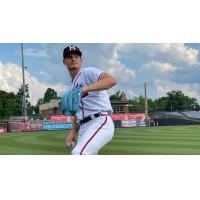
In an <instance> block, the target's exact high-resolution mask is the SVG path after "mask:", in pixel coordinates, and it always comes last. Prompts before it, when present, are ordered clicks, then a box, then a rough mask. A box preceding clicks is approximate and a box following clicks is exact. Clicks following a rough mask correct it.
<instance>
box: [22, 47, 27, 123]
mask: <svg viewBox="0 0 200 200" xmlns="http://www.w3.org/2000/svg"><path fill="white" fill-rule="evenodd" d="M21 54H22V77H23V100H22V115H23V116H24V120H26V118H27V105H26V88H25V73H24V69H25V67H24V52H23V44H22V43H21Z"/></svg>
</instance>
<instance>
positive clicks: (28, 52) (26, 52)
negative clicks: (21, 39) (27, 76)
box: [18, 48, 47, 57]
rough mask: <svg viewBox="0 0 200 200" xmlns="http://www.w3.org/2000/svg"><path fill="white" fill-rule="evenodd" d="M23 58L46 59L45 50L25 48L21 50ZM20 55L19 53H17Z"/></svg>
mask: <svg viewBox="0 0 200 200" xmlns="http://www.w3.org/2000/svg"><path fill="white" fill-rule="evenodd" d="M23 53H24V56H33V57H46V56H47V53H46V51H45V50H39V49H33V48H27V49H24V50H23ZM18 54H21V52H18Z"/></svg>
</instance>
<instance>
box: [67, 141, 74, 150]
mask: <svg viewBox="0 0 200 200" xmlns="http://www.w3.org/2000/svg"><path fill="white" fill-rule="evenodd" d="M75 144H76V143H75V142H74V141H72V142H71V143H69V142H68V143H67V147H68V148H70V149H73V148H74V146H75Z"/></svg>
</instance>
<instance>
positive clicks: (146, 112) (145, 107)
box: [144, 82, 148, 120]
mask: <svg viewBox="0 0 200 200" xmlns="http://www.w3.org/2000/svg"><path fill="white" fill-rule="evenodd" d="M144 110H145V118H146V120H147V119H148V102H147V83H146V82H145V83H144Z"/></svg>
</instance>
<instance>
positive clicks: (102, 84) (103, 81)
mask: <svg viewBox="0 0 200 200" xmlns="http://www.w3.org/2000/svg"><path fill="white" fill-rule="evenodd" d="M116 84H117V80H116V79H115V78H114V77H113V76H111V75H109V74H107V73H104V74H102V75H101V77H100V79H99V80H98V81H97V82H95V83H93V84H91V85H87V86H85V87H83V88H82V89H83V93H87V92H91V91H101V90H107V89H109V88H111V87H113V86H114V85H116Z"/></svg>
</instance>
